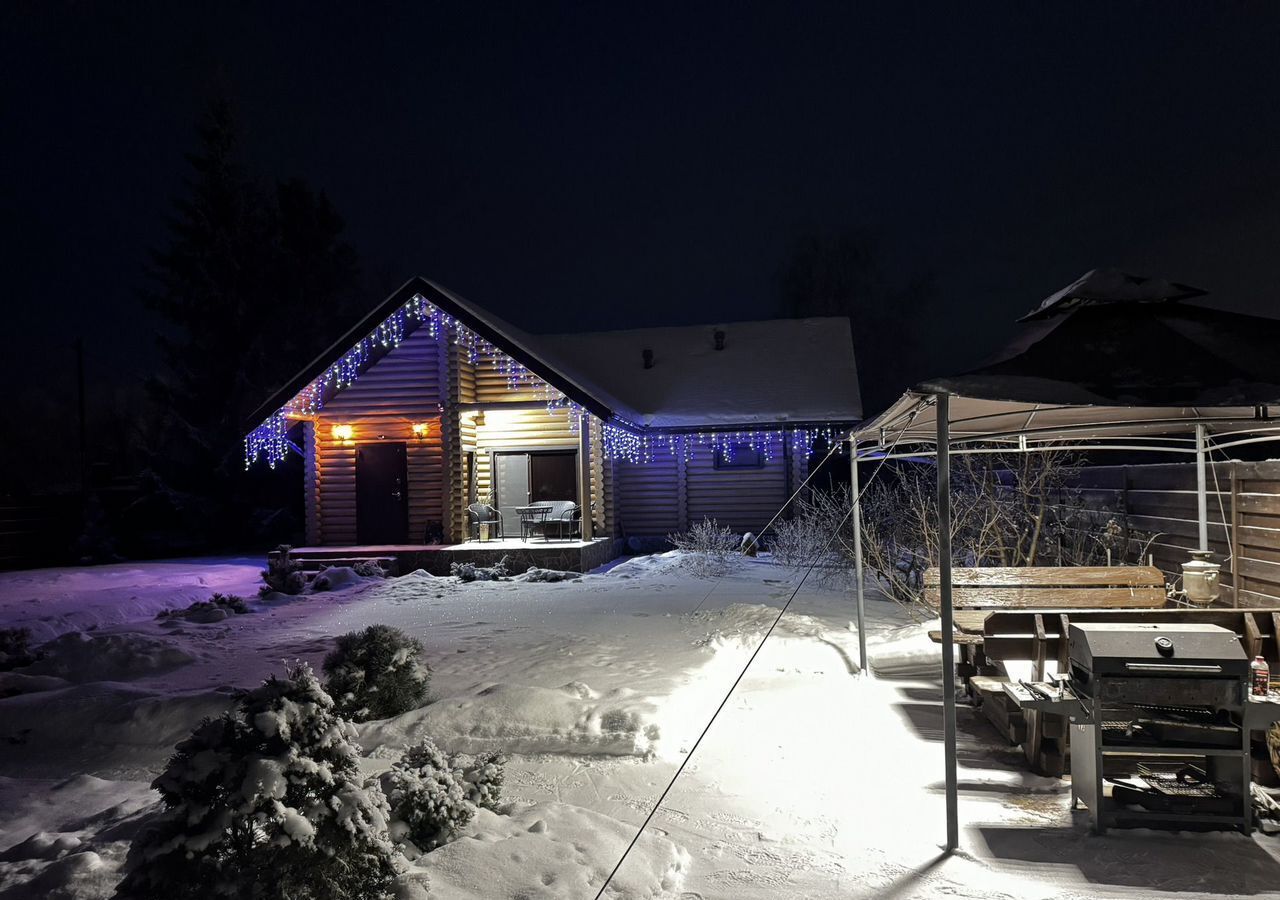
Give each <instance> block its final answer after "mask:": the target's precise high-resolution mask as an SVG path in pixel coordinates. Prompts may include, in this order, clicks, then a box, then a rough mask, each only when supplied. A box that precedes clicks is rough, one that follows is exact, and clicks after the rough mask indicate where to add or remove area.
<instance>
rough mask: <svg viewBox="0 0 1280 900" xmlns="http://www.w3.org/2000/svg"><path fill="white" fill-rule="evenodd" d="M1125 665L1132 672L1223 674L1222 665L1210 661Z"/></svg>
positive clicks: (1133, 663) (1130, 663)
mask: <svg viewBox="0 0 1280 900" xmlns="http://www.w3.org/2000/svg"><path fill="white" fill-rule="evenodd" d="M1124 667H1125V668H1126V669H1128V670H1129V671H1131V672H1194V673H1197V674H1206V675H1221V674H1222V666H1219V665H1213V664H1209V663H1144V662H1127V663H1125V664H1124Z"/></svg>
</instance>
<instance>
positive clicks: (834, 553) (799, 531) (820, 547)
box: [770, 487, 852, 580]
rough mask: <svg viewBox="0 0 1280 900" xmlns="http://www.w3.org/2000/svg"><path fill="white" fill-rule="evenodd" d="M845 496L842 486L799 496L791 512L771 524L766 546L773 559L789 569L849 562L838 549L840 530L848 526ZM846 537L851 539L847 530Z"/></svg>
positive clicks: (841, 544)
mask: <svg viewBox="0 0 1280 900" xmlns="http://www.w3.org/2000/svg"><path fill="white" fill-rule="evenodd" d="M847 498H848V493H847V491H844V490H843V487H842V488H840V489H838V490H837V491H836V492H835V494H826V493H821V492H816V491H815V492H814V494H813V496H811V497H808V498H801V499H800V500H799V501H798V502H797V504H796V511H795V515H794V516H793V517H792V518H790V519H781V520H779V521H778V523H777V524H776V525H775V526H774V531H773V542H772V544H771V545H770V549H771V550H772V552H773V558H774V559H775V560H776V561H777V562H779V563H781V564H782V565H784V566H786V567H788V568H791V569H804V568H808V567H809V566H811V565H812V566H817V567H820V568H822V569H827V568H830V567H832V566H840V565H841V564H845V565H851V563H850V561H848V560H844V559H843V557H842V555H841V552H840V551H841V550H842V549H843V547H844V544H843V542H842V538H843V537H844V533H845V532H846V531H849V529H850V528H851V527H852V526H851V525H849V523H848V522H845V521H844V520H845V513H847V512H848V509H849V506H848V503H847ZM842 523H843V524H842ZM833 536H835V539H834V540H833ZM849 537H850V540H852V533H851V532H850V534H849ZM824 580H825V579H824Z"/></svg>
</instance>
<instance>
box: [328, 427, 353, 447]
mask: <svg viewBox="0 0 1280 900" xmlns="http://www.w3.org/2000/svg"><path fill="white" fill-rule="evenodd" d="M355 435H356V430H355V427H354V426H351V425H334V426H333V439H334V440H335V441H342V442H343V443H344V444H345V443H348V442H349V441H350V440H351V439H352V438H354V437H355Z"/></svg>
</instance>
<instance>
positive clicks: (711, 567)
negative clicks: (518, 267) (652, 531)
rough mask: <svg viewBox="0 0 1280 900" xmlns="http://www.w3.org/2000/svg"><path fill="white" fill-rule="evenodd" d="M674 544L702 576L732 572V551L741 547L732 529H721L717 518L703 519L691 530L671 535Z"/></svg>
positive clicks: (690, 565)
mask: <svg viewBox="0 0 1280 900" xmlns="http://www.w3.org/2000/svg"><path fill="white" fill-rule="evenodd" d="M667 540H669V541H670V542H671V546H673V547H675V548H676V549H677V550H679V551H680V552H682V553H685V554H687V557H686V560H685V563H686V565H687V566H688V568H689V569H690V571H692V572H693V574H694V575H696V576H698V577H699V578H709V577H711V576H713V575H723V574H724V573H725V572H727V571H729V562H730V560H731V559H732V554H733V552H734V551H735V550H737V549H738V539H737V537H735V536H734V533H733V532H732V531H730V530H729V529H728V528H721V527H720V525H719V523H717V522H716V520H715V519H703V520H702V521H701V522H699V523H698V524H696V525H694V526H693V527H692V528H690V529H689V530H688V531H685V532H683V533H680V534H669V535H667Z"/></svg>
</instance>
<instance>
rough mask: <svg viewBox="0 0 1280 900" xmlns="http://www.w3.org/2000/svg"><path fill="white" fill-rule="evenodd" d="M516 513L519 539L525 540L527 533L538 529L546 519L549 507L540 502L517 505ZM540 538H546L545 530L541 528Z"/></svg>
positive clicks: (549, 510)
mask: <svg viewBox="0 0 1280 900" xmlns="http://www.w3.org/2000/svg"><path fill="white" fill-rule="evenodd" d="M516 513H517V514H518V515H519V516H520V540H522V541H527V540H528V539H529V535H530V534H531V533H532V532H534V531H536V530H537V529H538V526H540V525H543V524H544V523H545V522H546V521H547V516H548V515H550V513H551V507H550V506H548V505H546V504H545V503H542V504H535V505H533V506H517V507H516ZM542 539H543V540H544V541H545V540H547V530H546V528H543V529H542Z"/></svg>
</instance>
